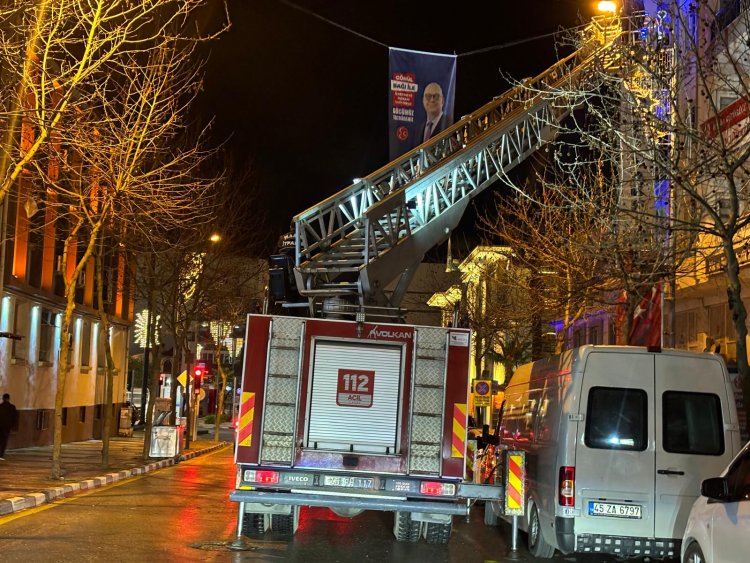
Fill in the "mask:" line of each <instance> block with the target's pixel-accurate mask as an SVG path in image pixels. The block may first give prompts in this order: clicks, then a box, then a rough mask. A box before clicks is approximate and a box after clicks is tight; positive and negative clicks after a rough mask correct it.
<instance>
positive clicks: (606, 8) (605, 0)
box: [597, 0, 617, 15]
mask: <svg viewBox="0 0 750 563" xmlns="http://www.w3.org/2000/svg"><path fill="white" fill-rule="evenodd" d="M597 9H598V10H599V11H600V12H601V13H603V14H609V15H614V14H615V12H617V2H613V1H612V0H601V2H599V4H597Z"/></svg>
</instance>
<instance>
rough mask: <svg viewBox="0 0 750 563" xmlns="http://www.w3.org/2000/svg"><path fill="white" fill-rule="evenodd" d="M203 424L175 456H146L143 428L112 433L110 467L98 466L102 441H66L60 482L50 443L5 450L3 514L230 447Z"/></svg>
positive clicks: (0, 479) (0, 467)
mask: <svg viewBox="0 0 750 563" xmlns="http://www.w3.org/2000/svg"><path fill="white" fill-rule="evenodd" d="M205 428H207V427H204V431H203V432H202V431H201V430H202V427H201V426H199V427H198V440H194V441H191V442H190V447H189V448H188V449H186V450H184V451H182V452H181V453H180V455H179V456H178V457H177V459H174V458H168V459H153V460H144V458H143V431H142V430H140V431H136V432H135V433H134V435H133V437H132V438H130V437H129V438H123V437H113V438H111V439H110V442H109V468H107V469H102V468H101V465H100V463H101V449H102V441H101V440H87V441H84V442H71V443H67V444H63V446H62V469H63V473H64V476H63V479H61V480H60V481H54V480H52V479H51V478H50V470H51V468H52V446H39V447H33V448H21V449H16V450H7V451H6V452H5V461H0V516H3V515H5V514H11V513H15V512H20V511H21V510H26V509H28V508H33V507H35V506H39V505H42V504H45V503H48V502H51V501H53V500H55V499H57V498H61V497H68V496H71V495H74V494H77V493H79V492H82V491H87V490H90V489H94V488H98V487H103V486H104V485H108V484H110V483H114V482H116V481H121V480H123V479H127V478H129V477H134V476H136V475H143V474H144V473H150V472H152V471H156V470H157V469H162V468H163V467H168V466H170V465H174V464H175V463H179V462H180V461H185V460H187V459H191V458H193V457H195V456H197V455H201V454H205V453H208V452H211V451H214V450H217V449H219V448H223V447H227V446H228V445H229V442H219V443H216V442H214V441H213V430H211V432H210V433H208V432H206V431H205ZM211 428H212V427H211Z"/></svg>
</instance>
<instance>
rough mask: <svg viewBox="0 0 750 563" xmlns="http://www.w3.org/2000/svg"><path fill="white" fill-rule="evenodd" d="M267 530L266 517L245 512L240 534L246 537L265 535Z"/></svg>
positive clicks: (256, 513)
mask: <svg viewBox="0 0 750 563" xmlns="http://www.w3.org/2000/svg"><path fill="white" fill-rule="evenodd" d="M267 530H268V525H267V524H266V515H265V514H260V513H258V512H246V513H245V515H244V517H243V518H242V533H243V534H244V535H246V536H249V535H251V534H265V533H266V531H267Z"/></svg>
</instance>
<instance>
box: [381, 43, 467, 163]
mask: <svg viewBox="0 0 750 563" xmlns="http://www.w3.org/2000/svg"><path fill="white" fill-rule="evenodd" d="M389 76H390V85H389V98H390V100H389V116H388V139H389V150H390V158H391V160H393V159H395V158H397V157H399V156H401V155H402V154H404V153H405V152H408V151H410V150H411V149H413V148H414V147H417V146H419V145H421V144H422V143H423V142H425V141H426V140H428V139H429V138H430V137H433V136H434V135H436V134H437V133H440V132H441V131H442V130H443V129H445V128H446V127H448V126H449V125H451V124H452V123H453V102H454V99H455V95H456V56H455V55H441V54H438V53H424V52H422V51H409V50H407V49H393V48H390V49H389Z"/></svg>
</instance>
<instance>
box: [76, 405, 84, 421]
mask: <svg viewBox="0 0 750 563" xmlns="http://www.w3.org/2000/svg"><path fill="white" fill-rule="evenodd" d="M78 422H86V407H78Z"/></svg>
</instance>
